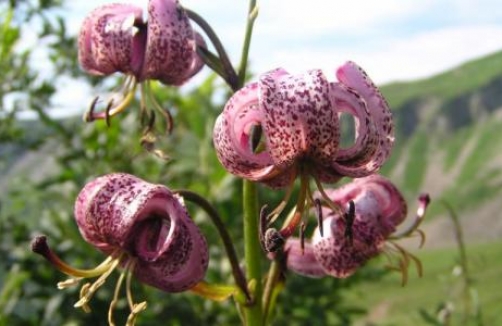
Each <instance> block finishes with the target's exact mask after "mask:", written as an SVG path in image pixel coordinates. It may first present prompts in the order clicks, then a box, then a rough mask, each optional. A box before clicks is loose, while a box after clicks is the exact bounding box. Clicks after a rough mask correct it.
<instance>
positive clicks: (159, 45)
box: [138, 0, 202, 85]
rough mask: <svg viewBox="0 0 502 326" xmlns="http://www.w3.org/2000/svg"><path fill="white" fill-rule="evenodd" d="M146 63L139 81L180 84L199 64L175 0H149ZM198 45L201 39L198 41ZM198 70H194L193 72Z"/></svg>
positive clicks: (185, 19)
mask: <svg viewBox="0 0 502 326" xmlns="http://www.w3.org/2000/svg"><path fill="white" fill-rule="evenodd" d="M147 34H148V39H147V44H146V53H145V64H144V67H143V70H142V71H141V73H140V75H139V78H138V79H139V81H142V80H145V79H158V80H160V81H161V82H163V83H164V84H169V85H180V84H182V83H183V82H184V81H185V80H186V79H187V78H189V77H190V76H192V75H193V74H194V73H195V72H197V71H198V70H197V69H199V70H200V68H202V65H201V64H200V61H198V59H197V58H196V54H195V49H196V45H197V43H196V42H197V40H196V35H195V33H194V31H193V29H192V27H191V26H190V22H189V20H188V17H187V15H186V14H185V12H184V11H183V9H182V8H181V6H179V4H178V1H175V0H150V1H149V3H148V32H147ZM198 42H199V44H201V40H200V38H199V40H198ZM196 70H197V71H196Z"/></svg>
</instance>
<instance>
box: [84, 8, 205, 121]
mask: <svg viewBox="0 0 502 326" xmlns="http://www.w3.org/2000/svg"><path fill="white" fill-rule="evenodd" d="M197 47H205V42H204V40H203V38H202V37H201V36H200V35H199V34H198V33H197V32H195V31H194V30H193V28H192V26H191V25H190V22H189V19H188V17H187V15H186V12H185V11H184V9H183V8H182V7H181V6H180V5H179V3H178V1H177V0H150V1H149V2H148V18H147V20H146V21H145V20H144V19H143V12H142V9H141V8H139V7H136V6H134V5H131V4H122V3H114V4H108V5H103V6H100V7H98V8H96V9H94V10H93V11H92V12H91V13H90V14H89V15H88V16H87V17H86V18H85V20H84V22H83V24H82V27H81V29H80V35H79V49H78V57H79V62H80V65H81V66H82V68H83V69H84V70H85V71H87V72H88V73H90V74H93V75H110V74H113V73H115V72H120V73H123V74H125V75H126V76H127V78H126V81H125V83H124V86H123V87H122V89H121V91H120V92H118V94H117V96H116V97H118V99H117V98H116V99H115V100H114V99H113V98H112V99H111V100H110V101H109V102H108V104H107V105H108V107H107V110H106V112H94V107H95V105H96V101H97V98H96V100H95V101H94V102H93V105H92V106H91V110H90V112H89V113H88V114H87V116H86V119H87V120H90V121H92V120H94V119H104V118H107V119H108V117H110V116H112V115H114V114H116V113H118V112H120V111H122V110H123V109H124V108H125V107H126V106H127V105H128V103H129V102H130V101H131V100H132V98H133V97H134V91H135V89H136V85H137V84H138V83H142V82H145V81H149V80H158V81H160V82H161V83H163V84H166V85H181V84H183V83H184V82H185V81H186V80H188V79H189V78H190V77H192V76H193V75H194V74H196V73H197V72H198V71H200V69H201V68H202V66H203V62H202V60H201V59H200V58H199V56H198V55H197V53H196V48H197ZM142 87H143V88H142V105H143V106H144V108H143V109H145V102H146V101H151V102H152V104H153V106H154V108H157V109H161V108H160V106H159V105H158V103H157V102H156V101H155V99H154V97H153V96H152V95H151V94H150V88H149V87H150V86H149V84H148V82H146V83H142ZM167 113H168V112H167ZM163 114H166V113H163Z"/></svg>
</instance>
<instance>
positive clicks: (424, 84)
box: [382, 51, 502, 110]
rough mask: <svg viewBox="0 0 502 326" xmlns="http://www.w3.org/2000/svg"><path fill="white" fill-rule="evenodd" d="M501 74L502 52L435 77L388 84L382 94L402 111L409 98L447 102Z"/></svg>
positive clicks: (396, 108)
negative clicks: (435, 98) (424, 98)
mask: <svg viewBox="0 0 502 326" xmlns="http://www.w3.org/2000/svg"><path fill="white" fill-rule="evenodd" d="M501 75H502V51H500V52H496V53H494V54H492V55H489V56H486V57H483V58H481V59H478V60H474V61H470V62H467V63H465V64H463V65H461V66H459V67H457V68H454V69H452V70H449V71H446V72H444V73H442V74H439V75H436V76H434V77H432V78H426V79H423V80H418V81H412V82H405V83H392V84H388V85H385V86H383V87H382V92H383V94H384V95H385V96H386V97H387V99H388V100H389V104H390V105H391V106H392V107H393V108H394V109H395V110H400V108H402V106H403V104H404V103H405V102H407V101H409V100H410V99H413V98H420V97H438V98H441V99H443V100H447V99H449V98H453V97H457V96H460V95H462V94H464V93H466V92H470V91H473V90H477V89H479V88H480V87H481V86H483V85H485V84H487V83H489V82H490V81H491V80H493V79H494V78H496V77H500V76H501Z"/></svg>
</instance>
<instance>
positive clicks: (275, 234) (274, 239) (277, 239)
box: [264, 228, 285, 252]
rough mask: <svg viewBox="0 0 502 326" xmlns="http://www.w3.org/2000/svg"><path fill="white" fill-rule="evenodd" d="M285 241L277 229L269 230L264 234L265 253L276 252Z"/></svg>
mask: <svg viewBox="0 0 502 326" xmlns="http://www.w3.org/2000/svg"><path fill="white" fill-rule="evenodd" d="M284 242H285V239H284V237H283V236H282V235H281V233H280V232H279V231H277V229H274V228H270V229H268V230H267V231H266V232H265V240H264V245H265V251H267V252H277V251H279V250H280V249H281V248H282V247H283V246H284Z"/></svg>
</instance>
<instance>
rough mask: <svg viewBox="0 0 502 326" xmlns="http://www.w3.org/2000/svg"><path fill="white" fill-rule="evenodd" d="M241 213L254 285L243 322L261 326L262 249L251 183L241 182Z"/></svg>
mask: <svg viewBox="0 0 502 326" xmlns="http://www.w3.org/2000/svg"><path fill="white" fill-rule="evenodd" d="M243 182H244V183H243V189H242V195H243V212H244V256H245V262H246V268H247V274H248V275H247V276H248V280H250V281H253V282H254V284H255V287H254V291H253V293H252V298H253V301H252V302H251V303H250V304H249V305H247V306H244V307H243V308H244V320H245V325H246V326H256V325H263V309H262V293H263V289H262V287H263V286H262V279H261V255H262V249H261V244H260V240H259V231H258V230H259V225H258V224H259V223H258V215H259V212H258V193H257V188H256V184H255V183H253V182H252V181H248V180H244V181H243Z"/></svg>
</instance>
